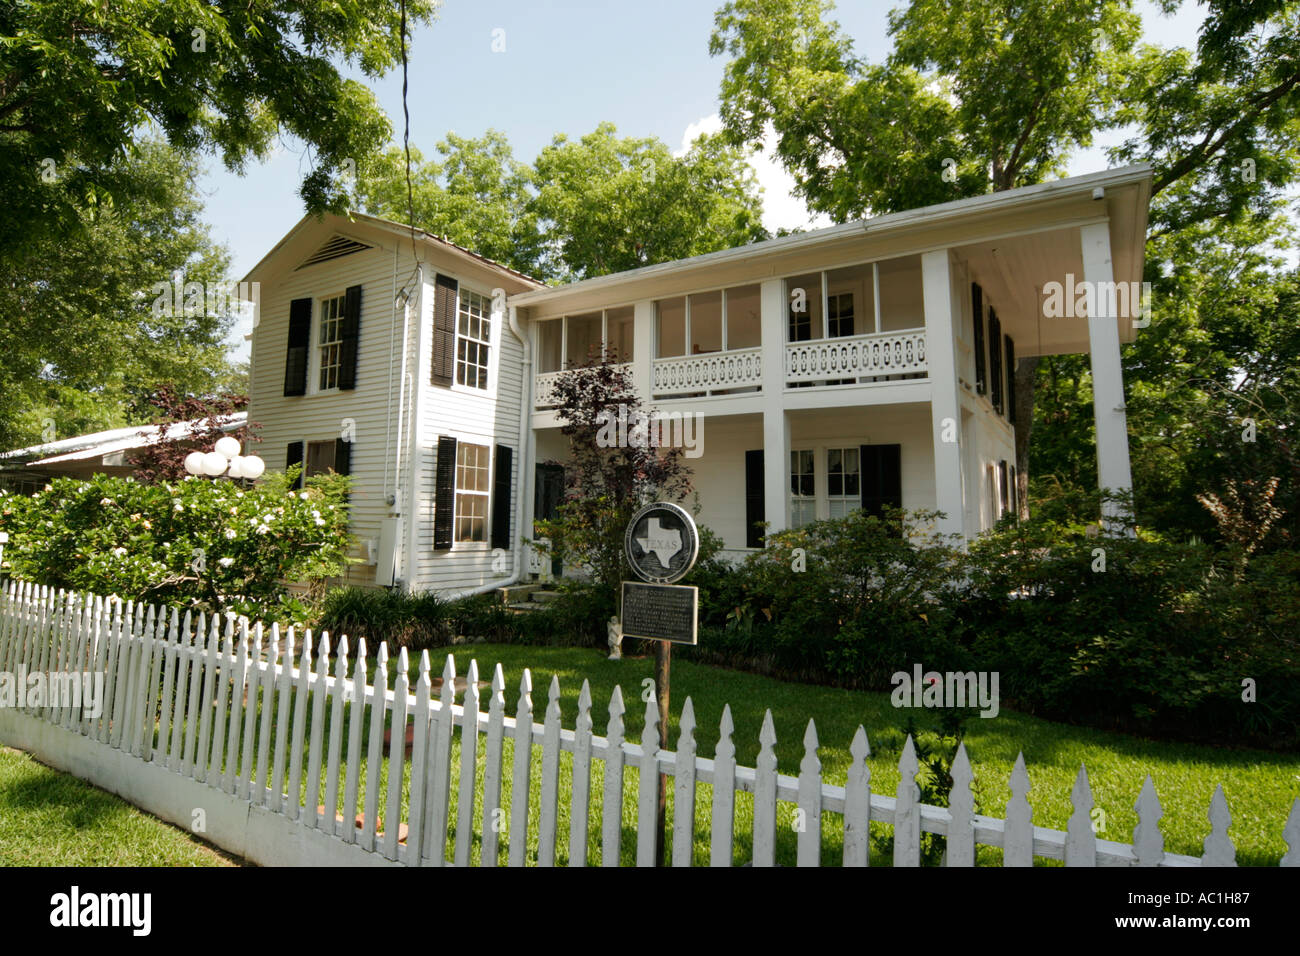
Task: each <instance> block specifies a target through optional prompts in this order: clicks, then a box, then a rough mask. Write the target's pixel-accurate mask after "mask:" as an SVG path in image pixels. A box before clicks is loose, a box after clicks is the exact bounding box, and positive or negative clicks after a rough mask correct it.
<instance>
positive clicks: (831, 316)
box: [826, 292, 853, 339]
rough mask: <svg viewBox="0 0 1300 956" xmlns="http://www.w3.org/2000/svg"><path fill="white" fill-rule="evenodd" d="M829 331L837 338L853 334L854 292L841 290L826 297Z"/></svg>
mask: <svg viewBox="0 0 1300 956" xmlns="http://www.w3.org/2000/svg"><path fill="white" fill-rule="evenodd" d="M826 323H827V333H828V334H829V335H830V337H831V338H833V339H836V338H840V337H842V336H845V335H852V334H853V293H852V292H840V293H837V294H835V295H831V296H827V297H826Z"/></svg>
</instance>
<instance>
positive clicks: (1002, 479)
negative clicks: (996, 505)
mask: <svg viewBox="0 0 1300 956" xmlns="http://www.w3.org/2000/svg"><path fill="white" fill-rule="evenodd" d="M998 488H999V489H1000V490H1001V491H1002V507H1001V509H1000V510H999V511H998V517H999V518H1000V517H1002V516H1003V515H1004V514H1006V513H1007V512H1008V511H1010V510H1011V493H1010V491H1008V490H1007V463H1006V461H1005V460H1004V461H999V462H998Z"/></svg>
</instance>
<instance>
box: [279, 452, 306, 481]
mask: <svg viewBox="0 0 1300 956" xmlns="http://www.w3.org/2000/svg"><path fill="white" fill-rule="evenodd" d="M302 463H303V462H302V442H300V441H291V442H289V450H288V451H287V452H286V453H285V456H284V468H285V471H288V470H289V469H290V468H292V467H293V466H294V465H301V464H302ZM305 470H306V469H305V468H304V469H303V471H305ZM303 471H299V472H298V481H297V483H296V484H295V485H294V487H296V488H301V487H302V481H303Z"/></svg>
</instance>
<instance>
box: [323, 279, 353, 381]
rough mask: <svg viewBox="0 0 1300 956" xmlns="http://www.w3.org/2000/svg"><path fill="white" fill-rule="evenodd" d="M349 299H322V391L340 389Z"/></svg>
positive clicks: (340, 296) (339, 297)
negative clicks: (346, 312) (344, 327)
mask: <svg viewBox="0 0 1300 956" xmlns="http://www.w3.org/2000/svg"><path fill="white" fill-rule="evenodd" d="M346 302H347V297H346V296H342V295H336V296H332V297H331V298H328V299H322V300H321V304H320V343H319V346H318V348H319V354H320V378H319V382H320V386H319V387H320V390H321V391H322V392H323V391H325V390H327V389H331V388H338V387H339V371H340V369H341V368H342V366H343V318H344V314H345V308H346Z"/></svg>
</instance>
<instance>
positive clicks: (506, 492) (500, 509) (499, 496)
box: [492, 445, 514, 550]
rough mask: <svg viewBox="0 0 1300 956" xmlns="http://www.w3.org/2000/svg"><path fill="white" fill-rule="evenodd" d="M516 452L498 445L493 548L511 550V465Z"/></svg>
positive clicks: (494, 476)
mask: <svg viewBox="0 0 1300 956" xmlns="http://www.w3.org/2000/svg"><path fill="white" fill-rule="evenodd" d="M513 458H514V450H513V449H511V448H507V447H506V446H505V445H497V464H496V472H495V473H494V474H493V476H492V547H494V548H505V549H506V550H509V549H510V488H511V482H510V463H511V460H512V459H513Z"/></svg>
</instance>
